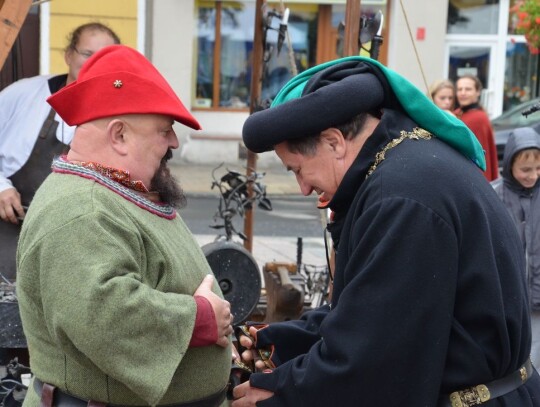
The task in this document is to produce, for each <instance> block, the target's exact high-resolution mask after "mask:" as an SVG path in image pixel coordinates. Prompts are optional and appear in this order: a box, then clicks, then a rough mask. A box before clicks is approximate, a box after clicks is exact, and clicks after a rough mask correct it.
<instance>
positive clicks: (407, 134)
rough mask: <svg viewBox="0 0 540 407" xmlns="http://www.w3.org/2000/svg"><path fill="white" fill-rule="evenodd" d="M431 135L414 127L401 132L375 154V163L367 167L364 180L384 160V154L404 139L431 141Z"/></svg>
mask: <svg viewBox="0 0 540 407" xmlns="http://www.w3.org/2000/svg"><path fill="white" fill-rule="evenodd" d="M431 137H432V134H431V133H430V132H429V131H427V130H424V129H421V128H420V127H415V128H414V129H413V130H412V131H405V130H401V132H400V136H399V137H398V138H395V139H393V140H392V141H390V142H389V143H388V144H387V145H386V146H384V148H383V149H382V150H381V151H379V152H378V153H377V154H375V162H374V163H373V164H372V165H371V167H369V171H368V173H367V175H366V178H367V177H369V176H370V175H371V174H372V173H373V171H375V170H376V169H377V166H378V165H379V164H380V163H381V162H382V161H383V160H384V159H385V158H386V157H385V154H386V152H387V151H388V150H390V149H392V148H394V147H395V146H397V145H398V144H400V143H401V142H402V141H403V140H405V139H410V140H419V139H422V140H429V139H431Z"/></svg>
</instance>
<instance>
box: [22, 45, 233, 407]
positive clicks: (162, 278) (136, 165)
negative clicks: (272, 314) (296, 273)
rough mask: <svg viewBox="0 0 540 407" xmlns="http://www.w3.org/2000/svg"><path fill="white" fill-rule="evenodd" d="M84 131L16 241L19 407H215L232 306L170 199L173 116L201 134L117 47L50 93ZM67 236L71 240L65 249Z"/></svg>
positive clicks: (172, 97)
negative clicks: (22, 363) (22, 353)
mask: <svg viewBox="0 0 540 407" xmlns="http://www.w3.org/2000/svg"><path fill="white" fill-rule="evenodd" d="M48 102H49V103H50V104H51V106H52V107H53V108H54V109H55V110H56V111H57V112H58V114H59V115H60V116H61V117H62V118H63V119H64V120H65V121H66V123H68V124H69V125H72V126H77V129H76V131H75V135H74V137H73V141H72V144H71V150H70V151H69V153H68V154H67V155H65V156H61V157H59V158H57V159H55V161H54V162H53V166H52V170H53V173H52V174H51V175H50V176H49V177H48V178H47V179H46V180H45V182H44V183H43V184H42V186H41V187H40V189H39V190H38V191H37V193H36V195H35V198H34V201H33V202H32V204H31V206H30V208H29V210H28V213H27V216H26V218H25V222H24V224H23V229H22V232H21V238H20V241H19V247H18V258H17V265H18V274H17V293H18V299H19V306H20V312H21V319H22V321H23V328H24V332H25V336H26V338H27V341H28V349H29V353H30V360H31V369H32V372H33V374H34V376H35V378H34V381H33V384H32V386H31V388H30V389H29V391H28V394H27V397H26V399H25V406H38V405H40V406H53V405H54V406H59V407H61V406H78V405H81V406H86V405H88V406H90V405H93V406H105V405H109V404H110V405H133V406H147V405H152V406H155V405H167V406H218V405H220V404H221V403H222V402H223V400H224V397H225V387H226V384H227V381H228V376H229V371H230V366H231V347H230V341H229V335H230V334H231V332H232V328H231V321H232V315H231V313H230V304H229V303H228V302H227V301H225V300H224V299H223V296H222V293H221V292H220V290H219V288H218V286H217V284H216V283H215V281H214V279H213V276H212V275H211V269H210V267H209V265H208V263H207V262H206V259H205V257H204V254H203V253H202V251H201V249H200V248H199V246H198V244H197V242H196V241H195V239H194V238H193V236H192V234H191V233H190V232H189V230H188V229H187V227H186V225H185V224H184V222H183V221H182V219H181V218H180V216H179V215H178V213H177V211H176V208H178V207H180V206H181V205H182V204H183V202H184V196H183V194H182V191H181V189H180V188H179V187H178V185H177V183H176V182H175V180H174V178H173V177H172V176H171V174H170V172H169V169H168V167H167V164H166V162H167V160H168V159H169V158H170V157H171V156H172V154H171V149H175V148H177V147H178V138H177V136H176V134H175V132H174V130H173V127H172V126H173V123H174V121H178V122H180V123H182V124H184V125H186V126H188V127H190V128H193V129H200V125H199V123H197V121H196V120H195V118H193V116H192V115H191V114H190V113H189V112H188V110H187V109H186V108H185V107H184V106H183V104H182V102H181V101H180V99H179V98H178V97H177V96H176V94H175V93H174V91H173V90H172V89H171V87H170V86H169V84H168V83H167V81H166V80H165V79H164V78H163V76H161V74H160V73H159V72H158V71H157V70H156V68H155V67H154V66H153V65H152V64H151V63H150V62H149V61H148V60H147V59H146V58H145V57H144V56H143V55H141V54H140V53H139V52H137V51H135V50H133V49H131V48H129V47H126V46H123V45H113V46H110V47H106V48H104V49H102V50H101V51H99V52H97V53H96V54H94V55H93V56H92V57H91V58H89V60H88V61H87V63H86V64H85V65H84V66H83V68H82V69H81V71H80V73H79V77H78V79H77V81H75V82H73V83H72V84H70V85H68V86H66V87H65V88H64V89H62V90H61V91H59V92H57V93H56V94H54V95H53V96H51V97H50V98H49V99H48ZM63 242H70V244H69V245H66V244H63Z"/></svg>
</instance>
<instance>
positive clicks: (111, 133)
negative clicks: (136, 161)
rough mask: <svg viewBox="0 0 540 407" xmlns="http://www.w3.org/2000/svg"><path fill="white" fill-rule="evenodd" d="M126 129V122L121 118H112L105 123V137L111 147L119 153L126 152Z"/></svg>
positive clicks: (123, 153)
mask: <svg viewBox="0 0 540 407" xmlns="http://www.w3.org/2000/svg"><path fill="white" fill-rule="evenodd" d="M126 130H127V126H126V123H125V122H124V121H123V120H121V119H113V120H111V121H110V122H109V124H108V125H107V137H108V138H109V141H110V143H111V147H112V148H113V150H114V151H116V152H117V153H118V154H120V155H126V154H127V153H128V149H127V142H126V141H127V140H126V137H125V134H124V133H125V132H126Z"/></svg>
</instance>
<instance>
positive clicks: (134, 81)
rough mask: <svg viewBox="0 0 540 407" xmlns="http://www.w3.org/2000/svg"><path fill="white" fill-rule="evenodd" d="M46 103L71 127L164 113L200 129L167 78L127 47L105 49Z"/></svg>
mask: <svg viewBox="0 0 540 407" xmlns="http://www.w3.org/2000/svg"><path fill="white" fill-rule="evenodd" d="M47 102H49V104H50V105H51V106H52V107H53V108H54V110H56V112H57V113H58V114H59V115H60V117H62V119H64V121H65V122H66V123H67V124H69V125H70V126H74V125H78V124H82V123H86V122H89V121H91V120H95V119H99V118H102V117H109V116H116V115H122V114H141V113H142V114H145V113H153V114H162V115H166V116H171V117H173V118H174V119H175V120H176V121H178V122H180V123H182V124H184V125H186V126H188V127H191V128H192V129H195V130H200V129H201V126H200V124H199V123H198V122H197V120H196V119H195V118H194V117H193V116H192V115H191V113H190V112H189V111H188V110H187V109H186V108H185V106H184V105H183V104H182V102H181V101H180V99H179V98H178V96H176V94H175V93H174V91H173V90H172V88H171V87H170V85H169V84H168V83H167V81H166V80H165V78H164V77H163V76H162V75H161V74H160V73H159V72H158V70H157V69H156V68H155V67H154V66H153V65H152V63H151V62H150V61H148V60H147V59H146V58H145V57H144V56H143V55H142V54H141V53H140V52H138V51H136V50H134V49H132V48H129V47H127V46H125V45H110V46H108V47H105V48H102V49H101V50H99V51H98V52H96V53H95V54H94V55H92V56H91V57H90V58H89V59H88V61H86V62H85V64H84V65H83V66H82V68H81V70H80V72H79V76H78V78H77V80H76V81H75V82H72V83H70V84H69V85H68V86H66V87H64V88H63V89H61V90H59V91H58V92H56V93H55V94H54V95H52V96H50V97H49V98H48V99H47Z"/></svg>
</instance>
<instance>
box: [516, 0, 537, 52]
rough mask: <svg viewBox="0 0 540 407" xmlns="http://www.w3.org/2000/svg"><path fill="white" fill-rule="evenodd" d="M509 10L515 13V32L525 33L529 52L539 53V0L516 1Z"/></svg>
mask: <svg viewBox="0 0 540 407" xmlns="http://www.w3.org/2000/svg"><path fill="white" fill-rule="evenodd" d="M510 12H511V13H514V14H515V15H516V17H517V25H516V32H517V33H518V34H523V35H525V39H526V40H527V45H528V47H529V51H530V52H531V54H540V0H520V1H517V2H516V4H515V5H514V6H513V7H512V8H511V9H510Z"/></svg>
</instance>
